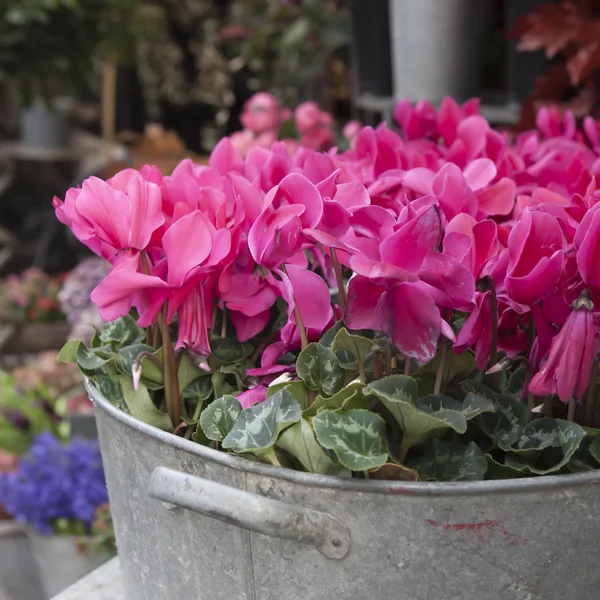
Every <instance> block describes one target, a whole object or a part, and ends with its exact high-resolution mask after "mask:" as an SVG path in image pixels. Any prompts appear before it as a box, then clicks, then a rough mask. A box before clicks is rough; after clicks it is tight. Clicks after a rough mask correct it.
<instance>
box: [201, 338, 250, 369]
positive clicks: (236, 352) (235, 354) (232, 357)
mask: <svg viewBox="0 0 600 600" xmlns="http://www.w3.org/2000/svg"><path fill="white" fill-rule="evenodd" d="M210 345H211V350H212V354H211V359H216V360H217V361H219V363H221V364H222V365H233V364H235V363H238V362H242V361H244V360H246V359H247V358H250V357H251V356H252V354H253V353H254V346H253V345H252V344H250V343H248V342H238V341H237V339H235V338H222V339H221V338H219V339H215V340H212V341H211V343H210Z"/></svg>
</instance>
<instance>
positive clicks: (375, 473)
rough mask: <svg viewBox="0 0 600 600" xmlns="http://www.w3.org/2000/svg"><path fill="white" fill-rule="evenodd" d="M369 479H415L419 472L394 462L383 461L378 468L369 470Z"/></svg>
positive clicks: (417, 477)
mask: <svg viewBox="0 0 600 600" xmlns="http://www.w3.org/2000/svg"><path fill="white" fill-rule="evenodd" d="M369 479H383V480H385V481H417V480H418V479H419V474H418V473H417V472H416V471H415V470H414V469H409V468H408V467H404V466H402V465H397V464H396V463H385V465H383V466H381V467H379V468H378V469H371V470H370V471H369Z"/></svg>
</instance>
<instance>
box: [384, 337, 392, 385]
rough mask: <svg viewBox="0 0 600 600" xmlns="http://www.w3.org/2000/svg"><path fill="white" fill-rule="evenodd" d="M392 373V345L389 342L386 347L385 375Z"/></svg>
mask: <svg viewBox="0 0 600 600" xmlns="http://www.w3.org/2000/svg"><path fill="white" fill-rule="evenodd" d="M391 374H392V347H391V346H390V345H389V344H387V345H386V347H385V376H386V377H389V376H390V375H391Z"/></svg>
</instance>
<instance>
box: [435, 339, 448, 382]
mask: <svg viewBox="0 0 600 600" xmlns="http://www.w3.org/2000/svg"><path fill="white" fill-rule="evenodd" d="M447 347H448V345H447V344H446V340H445V339H442V348H441V350H440V364H439V365H438V370H437V373H436V374H435V384H434V386H433V393H434V394H439V393H440V392H441V391H442V382H443V380H444V370H445V368H446V349H447Z"/></svg>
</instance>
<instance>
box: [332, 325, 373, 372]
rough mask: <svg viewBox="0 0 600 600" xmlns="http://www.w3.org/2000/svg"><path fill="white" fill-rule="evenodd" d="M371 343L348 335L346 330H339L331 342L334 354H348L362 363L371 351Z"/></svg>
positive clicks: (356, 336) (353, 335)
mask: <svg viewBox="0 0 600 600" xmlns="http://www.w3.org/2000/svg"><path fill="white" fill-rule="evenodd" d="M373 347H374V346H373V342H372V341H371V340H370V339H368V338H366V337H363V336H362V335H355V334H352V333H350V332H349V331H348V330H347V329H345V328H343V329H340V330H339V331H338V333H337V335H336V336H335V339H334V341H333V346H332V350H333V351H334V352H349V353H350V354H352V355H353V356H354V357H356V360H357V361H359V362H361V363H363V364H364V362H365V357H366V356H367V354H368V353H369V352H370V351H371V350H372V349H373Z"/></svg>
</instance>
